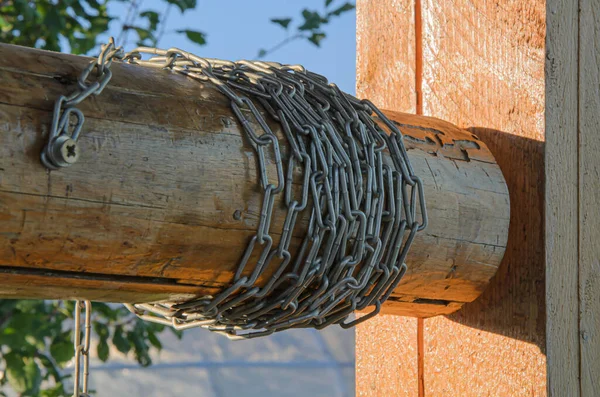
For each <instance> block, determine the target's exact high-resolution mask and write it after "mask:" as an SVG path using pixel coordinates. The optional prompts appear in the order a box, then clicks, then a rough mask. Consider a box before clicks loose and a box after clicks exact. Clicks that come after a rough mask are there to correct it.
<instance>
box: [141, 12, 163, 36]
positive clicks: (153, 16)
mask: <svg viewBox="0 0 600 397" xmlns="http://www.w3.org/2000/svg"><path fill="white" fill-rule="evenodd" d="M140 17H142V18H148V23H149V24H150V30H152V31H154V30H156V28H157V27H158V22H159V21H160V17H159V15H158V13H157V12H154V11H144V12H142V13H140Z"/></svg>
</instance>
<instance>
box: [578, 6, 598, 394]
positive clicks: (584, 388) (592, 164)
mask: <svg viewBox="0 0 600 397" xmlns="http://www.w3.org/2000/svg"><path fill="white" fill-rule="evenodd" d="M579 8H580V10H581V12H580V18H579V24H580V25H579V87H580V89H579V222H580V223H579V224H580V226H579V313H580V314H579V315H580V319H579V351H580V352H581V364H580V368H581V374H580V376H581V396H582V397H592V396H600V245H599V244H598V242H600V140H599V139H598V133H599V132H600V114H599V112H600V4H599V3H598V1H596V0H581V1H580V2H579Z"/></svg>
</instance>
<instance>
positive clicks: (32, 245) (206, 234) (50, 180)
mask: <svg viewBox="0 0 600 397" xmlns="http://www.w3.org/2000/svg"><path fill="white" fill-rule="evenodd" d="M0 53H1V55H2V56H0V79H1V81H0V87H2V88H0V112H1V113H2V119H3V120H4V123H3V124H2V130H0V143H1V144H0V273H2V277H1V278H0V296H2V297H4V298H45V299H67V298H69V299H91V300H98V301H110V302H127V303H130V304H136V303H144V302H161V301H168V302H186V301H193V300H195V299H196V300H197V299H199V298H202V297H205V296H216V295H218V294H219V292H221V291H223V290H226V289H227V288H231V287H232V285H233V284H234V282H233V280H235V279H236V278H237V277H238V276H239V275H236V273H237V270H238V263H239V262H240V258H243V257H244V253H245V251H246V247H247V245H248V242H249V241H250V240H251V239H253V237H256V233H257V228H259V225H261V215H263V217H262V218H264V211H262V210H261V209H262V208H263V206H264V193H265V189H264V186H262V185H261V183H260V180H261V171H260V167H259V165H258V164H257V160H256V159H257V151H256V145H253V142H252V141H251V140H249V139H248V137H247V134H246V132H245V130H244V125H243V123H240V121H239V120H240V118H239V115H237V114H236V113H235V112H234V111H233V110H232V109H231V106H230V102H231V101H230V99H228V98H227V97H226V96H225V95H223V94H222V93H221V92H220V91H219V89H218V88H217V87H215V85H214V82H211V81H204V82H202V83H199V82H198V81H197V80H193V79H191V78H190V77H186V76H183V75H181V74H177V73H171V72H169V71H165V70H161V69H158V68H155V69H152V68H146V67H141V66H137V65H130V64H126V63H121V62H115V63H114V64H113V65H112V66H111V70H112V73H113V76H112V80H111V81H110V84H108V85H107V86H106V87H103V89H104V90H103V93H102V95H99V96H92V97H90V98H89V99H87V100H85V101H82V102H81V103H79V104H78V106H77V107H78V108H79V109H80V110H81V112H82V113H83V114H85V116H86V124H85V127H84V128H83V130H82V132H81V134H80V136H79V138H78V141H77V153H76V155H77V163H76V166H73V167H70V168H69V169H67V170H65V171H58V172H51V171H48V170H46V168H45V167H44V166H43V165H42V164H40V161H39V154H40V152H41V151H42V148H43V147H44V145H45V143H46V141H47V140H48V134H49V126H51V125H52V122H51V121H52V118H53V108H54V101H55V100H56V98H59V97H60V96H61V95H65V94H66V93H68V92H71V91H73V89H74V88H75V87H76V86H77V84H78V82H77V79H78V77H79V75H80V73H81V71H82V70H84V69H85V68H86V67H87V66H88V64H89V58H84V57H76V56H71V55H65V54H57V53H51V52H45V51H40V50H33V49H26V48H22V47H16V46H10V45H0ZM259 111H260V112H261V114H263V115H264V117H265V120H267V124H268V128H269V129H270V130H271V131H272V132H273V134H274V135H275V136H276V140H277V141H278V142H279V146H280V151H281V162H283V163H284V164H288V162H289V161H290V157H292V156H293V152H294V150H293V148H290V147H289V145H286V142H287V140H286V130H285V128H282V126H281V124H280V123H279V122H277V121H276V120H275V119H274V118H273V117H270V112H269V109H265V108H263V107H259ZM384 114H385V116H387V118H389V119H390V120H392V122H393V123H394V125H395V127H396V128H398V129H399V130H400V131H401V132H402V135H403V136H404V139H403V141H404V145H405V146H406V153H407V157H408V159H409V161H410V163H411V164H412V169H413V170H414V174H415V175H417V176H419V177H420V179H421V180H422V186H423V191H424V195H425V197H426V198H427V209H428V213H429V226H428V228H427V229H425V230H423V231H421V232H419V233H416V234H414V240H413V241H412V248H411V251H410V254H409V255H408V256H407V257H406V258H405V263H406V265H407V268H406V273H405V274H404V277H403V278H402V279H401V280H399V284H398V285H397V286H396V287H395V288H393V291H390V295H389V298H388V299H387V300H386V301H385V303H384V304H383V306H382V307H381V311H382V312H387V313H396V314H402V315H412V316H419V317H429V316H433V315H438V314H446V313H451V312H453V311H456V310H458V309H459V308H460V307H461V306H462V305H463V304H464V303H466V302H470V301H472V300H474V299H475V298H477V296H479V294H480V293H481V292H482V291H483V289H484V288H485V286H486V285H487V283H488V282H489V280H490V278H491V277H492V276H493V275H494V274H495V271H496V269H497V267H498V265H499V264H500V261H501V259H502V256H503V254H504V250H505V247H506V240H507V235H508V222H509V198H508V191H507V188H506V184H505V182H504V178H503V176H502V173H501V172H500V169H499V167H498V166H497V165H496V163H495V160H494V158H493V156H492V154H491V153H490V151H489V150H488V148H487V147H486V146H485V144H484V143H483V142H481V141H480V140H479V139H478V138H477V137H476V136H474V135H473V134H471V133H470V132H468V131H466V130H462V129H459V128H457V127H456V126H454V125H452V124H449V123H446V122H443V121H441V120H437V119H433V118H428V117H420V116H414V115H408V114H403V113H398V112H393V111H384ZM373 121H374V123H377V124H378V125H381V126H382V127H385V125H383V124H384V123H383V122H382V120H381V118H379V117H376V116H374V117H373ZM249 122H250V123H254V124H256V121H253V120H252V121H249ZM284 127H285V126H284ZM256 128H257V129H259V128H260V126H259V125H257V126H256ZM383 129H384V130H385V128H383ZM65 150H68V148H66V147H65ZM58 154H59V155H60V154H61V153H58ZM67 154H68V153H67ZM262 156H264V157H265V160H264V164H266V166H265V168H266V172H267V173H268V175H277V169H276V163H277V162H278V160H276V158H275V154H273V153H267V152H265V153H263V154H262ZM389 156H390V154H389V151H388V150H387V149H386V150H385V151H384V154H383V157H384V160H383V161H384V162H390V163H391V162H392V161H393V160H390V158H389ZM293 171H294V170H293ZM290 174H291V178H289V179H290V180H291V182H292V183H291V189H290V190H291V192H292V194H293V195H294V197H299V196H300V197H301V196H302V190H303V189H302V187H303V178H304V175H303V174H302V172H291V173H290ZM364 178H365V179H366V178H367V176H364ZM279 196H281V197H279ZM279 196H278V197H277V198H276V199H275V200H274V202H273V203H272V204H271V205H272V216H271V217H270V226H271V228H270V230H271V235H270V236H271V238H272V239H273V247H277V246H278V244H279V243H280V241H279V240H280V239H281V236H282V232H281V231H282V230H285V222H286V217H287V214H288V208H287V207H286V203H285V200H284V197H283V196H284V194H280V195H279ZM415 210H416V212H417V213H418V216H421V215H422V214H421V210H420V208H418V206H415ZM310 219H311V211H303V212H299V214H298V216H297V220H296V222H297V223H296V227H295V228H294V230H293V232H291V233H290V237H289V246H288V250H289V252H290V254H291V255H296V254H297V253H298V251H299V250H302V245H303V239H304V237H305V235H306V234H307V231H308V229H309V224H310V223H311V221H310ZM263 222H264V221H263ZM351 238H352V236H350V235H349V236H348V239H349V240H350V239H351ZM407 238H408V237H407ZM400 240H401V242H403V241H402V239H400ZM404 242H405V241H404ZM332 244H333V243H332ZM260 254H261V253H260V252H252V253H250V254H249V255H250V256H249V258H248V260H249V263H256V262H257V261H258V260H260V258H259V256H260ZM290 266H292V265H290ZM252 270H253V269H251V268H249V269H247V272H248V274H250V272H252ZM276 271H277V266H275V265H274V266H271V267H268V268H265V269H264V271H263V272H262V273H261V274H260V276H259V277H258V278H257V280H256V283H255V285H256V287H258V288H263V287H264V286H265V284H267V283H268V282H269V280H270V279H271V278H272V276H273V275H274V273H275V272H276ZM381 271H383V270H381ZM315 293H318V291H315ZM309 295H310V291H309ZM386 298H387V297H386Z"/></svg>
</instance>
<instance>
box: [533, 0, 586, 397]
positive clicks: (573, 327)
mask: <svg viewBox="0 0 600 397" xmlns="http://www.w3.org/2000/svg"><path fill="white" fill-rule="evenodd" d="M546 15H547V23H548V29H547V34H548V35H547V37H546V193H545V195H546V197H545V198H546V200H545V201H546V313H547V323H546V336H547V342H546V346H547V349H546V350H547V360H548V362H547V368H548V386H547V390H548V395H549V396H553V397H559V396H574V397H577V396H580V388H579V370H580V357H579V332H578V331H579V323H578V322H579V305H578V299H579V296H578V278H579V274H578V271H577V270H576V269H577V265H578V260H579V259H578V256H579V253H578V228H579V226H578V224H579V219H578V211H579V210H578V198H579V192H578V178H579V175H578V136H577V128H578V126H577V124H578V121H577V112H578V104H577V103H578V77H577V76H578V66H577V64H578V18H579V16H578V4H577V2H572V1H563V0H548V4H547V13H546ZM596 226H597V225H596Z"/></svg>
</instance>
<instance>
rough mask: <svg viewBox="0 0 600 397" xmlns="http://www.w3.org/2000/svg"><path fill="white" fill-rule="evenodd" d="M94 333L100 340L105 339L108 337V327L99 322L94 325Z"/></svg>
mask: <svg viewBox="0 0 600 397" xmlns="http://www.w3.org/2000/svg"><path fill="white" fill-rule="evenodd" d="M94 331H96V334H97V335H98V337H99V338H100V339H107V338H108V336H109V331H108V326H107V325H106V324H104V323H101V322H95V323H94Z"/></svg>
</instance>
